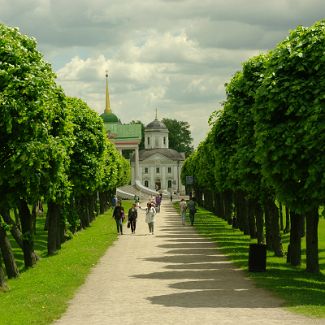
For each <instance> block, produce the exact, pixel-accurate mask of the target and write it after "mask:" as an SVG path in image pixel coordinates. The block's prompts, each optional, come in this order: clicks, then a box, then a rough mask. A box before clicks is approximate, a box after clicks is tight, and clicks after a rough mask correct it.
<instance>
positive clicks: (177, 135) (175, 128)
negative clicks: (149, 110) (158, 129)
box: [162, 118, 193, 157]
mask: <svg viewBox="0 0 325 325" xmlns="http://www.w3.org/2000/svg"><path fill="white" fill-rule="evenodd" d="M162 122H163V123H164V124H165V125H166V127H167V129H168V131H169V135H168V138H169V148H171V149H174V150H176V151H178V152H185V155H186V157H187V156H189V155H190V154H191V153H192V152H193V145H192V142H193V138H192V136H191V131H190V125H189V123H188V122H185V121H177V120H175V119H168V118H164V119H163V120H162Z"/></svg>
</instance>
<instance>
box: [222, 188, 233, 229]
mask: <svg viewBox="0 0 325 325" xmlns="http://www.w3.org/2000/svg"><path fill="white" fill-rule="evenodd" d="M224 211H225V219H226V220H227V221H228V224H229V225H231V224H232V192H231V191H225V193H224Z"/></svg>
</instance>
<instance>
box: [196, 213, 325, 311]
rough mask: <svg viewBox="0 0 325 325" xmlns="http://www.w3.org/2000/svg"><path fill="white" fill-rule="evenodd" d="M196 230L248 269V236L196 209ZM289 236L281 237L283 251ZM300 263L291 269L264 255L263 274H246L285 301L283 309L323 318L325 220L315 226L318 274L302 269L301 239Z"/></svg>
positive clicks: (283, 259) (269, 253)
mask: <svg viewBox="0 0 325 325" xmlns="http://www.w3.org/2000/svg"><path fill="white" fill-rule="evenodd" d="M195 227H196V229H197V231H198V232H199V233H200V234H202V235H204V236H207V237H209V238H211V239H212V240H213V241H215V242H216V243H217V245H218V247H220V248H221V249H222V250H223V252H224V253H225V254H227V255H228V256H229V257H230V258H231V260H232V261H234V262H235V263H236V264H237V265H238V266H240V267H241V268H243V269H245V270H248V253H249V244H250V243H256V241H251V240H250V238H249V236H245V235H243V234H242V233H241V232H240V231H239V230H233V229H232V227H231V226H229V225H228V224H227V223H226V222H225V221H224V220H222V219H220V218H217V217H216V216H215V215H213V214H212V213H211V212H208V211H206V210H204V209H199V210H198V213H197V214H196V222H195ZM288 240H289V235H283V246H284V249H285V251H286V250H287V246H288ZM302 246H303V261H302V262H303V263H302V265H301V267H298V268H296V267H291V266H289V265H288V264H287V263H286V257H283V258H279V257H274V254H273V253H272V252H268V254H267V271H266V272H261V273H248V272H247V273H248V274H249V276H250V277H251V278H253V279H254V280H255V281H256V285H257V286H259V287H263V288H267V289H268V290H270V291H272V292H274V293H276V294H277V295H278V296H279V297H281V298H283V299H284V300H285V307H287V308H288V309H290V310H291V311H294V312H297V313H301V314H305V315H307V316H314V317H325V219H324V218H321V220H320V223H319V258H320V268H321V274H319V275H314V274H309V273H307V272H305V271H304V269H305V238H303V239H302Z"/></svg>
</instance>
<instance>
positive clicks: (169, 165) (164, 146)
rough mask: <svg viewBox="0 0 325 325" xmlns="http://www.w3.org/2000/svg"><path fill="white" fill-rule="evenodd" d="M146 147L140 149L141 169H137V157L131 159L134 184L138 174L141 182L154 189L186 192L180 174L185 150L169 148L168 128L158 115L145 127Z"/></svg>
mask: <svg viewBox="0 0 325 325" xmlns="http://www.w3.org/2000/svg"><path fill="white" fill-rule="evenodd" d="M144 138H145V139H144V140H145V149H144V150H140V151H139V166H138V168H139V171H138V173H137V172H136V171H135V165H136V164H135V157H134V156H133V158H132V159H131V168H132V184H134V183H135V181H136V179H135V175H136V174H138V179H139V180H140V182H141V183H142V184H143V185H144V186H146V187H148V188H150V189H153V190H157V191H162V192H164V191H168V192H172V193H184V192H185V188H184V186H183V185H182V184H181V180H180V174H181V169H182V166H183V163H184V160H185V154H184V153H183V152H177V151H176V150H174V149H169V141H168V129H167V127H166V125H165V124H164V123H162V122H160V121H159V120H158V119H157V117H156V119H155V120H154V121H152V122H151V123H149V124H148V125H147V126H146V127H145V129H144Z"/></svg>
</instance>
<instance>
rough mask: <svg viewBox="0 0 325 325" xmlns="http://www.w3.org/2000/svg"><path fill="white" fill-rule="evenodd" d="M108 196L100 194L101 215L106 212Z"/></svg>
mask: <svg viewBox="0 0 325 325" xmlns="http://www.w3.org/2000/svg"><path fill="white" fill-rule="evenodd" d="M105 201H106V195H105V193H104V192H99V213H100V214H103V213H105V211H106V202H105Z"/></svg>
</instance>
